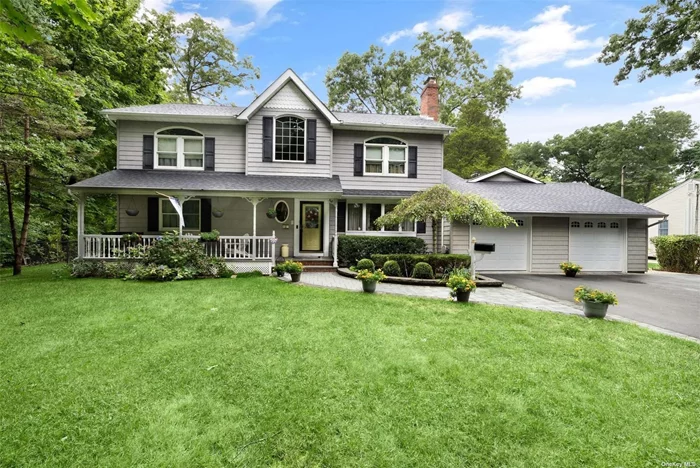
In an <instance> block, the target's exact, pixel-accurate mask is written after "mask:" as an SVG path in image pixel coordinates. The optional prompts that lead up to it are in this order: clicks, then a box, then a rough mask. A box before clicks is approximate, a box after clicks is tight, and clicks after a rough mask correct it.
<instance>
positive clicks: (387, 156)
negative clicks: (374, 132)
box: [365, 137, 408, 177]
mask: <svg viewBox="0 0 700 468" xmlns="http://www.w3.org/2000/svg"><path fill="white" fill-rule="evenodd" d="M365 174H366V175H381V176H393V177H407V175H408V145H407V144H406V142H404V141H402V140H399V139H397V138H390V137H377V138H371V139H369V140H367V141H365Z"/></svg>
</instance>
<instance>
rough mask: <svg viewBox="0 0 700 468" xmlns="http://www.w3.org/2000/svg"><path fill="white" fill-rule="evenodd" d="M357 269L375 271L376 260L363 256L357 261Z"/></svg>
mask: <svg viewBox="0 0 700 468" xmlns="http://www.w3.org/2000/svg"><path fill="white" fill-rule="evenodd" d="M357 269H358V271H359V270H369V271H374V262H373V261H372V260H370V259H369V258H363V259H362V260H360V261H359V262H357Z"/></svg>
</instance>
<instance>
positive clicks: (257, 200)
mask: <svg viewBox="0 0 700 468" xmlns="http://www.w3.org/2000/svg"><path fill="white" fill-rule="evenodd" d="M246 200H248V202H249V203H250V204H251V205H253V247H252V251H251V255H252V256H253V260H255V259H256V258H257V243H258V242H257V239H256V236H257V235H258V203H260V202H261V201H263V200H264V198H246Z"/></svg>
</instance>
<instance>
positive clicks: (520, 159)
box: [508, 141, 554, 181]
mask: <svg viewBox="0 0 700 468" xmlns="http://www.w3.org/2000/svg"><path fill="white" fill-rule="evenodd" d="M551 159H552V151H551V148H550V146H548V145H546V144H544V143H541V142H539V141H533V142H530V141H525V142H522V143H516V144H515V145H512V146H511V147H510V148H509V149H508V160H509V162H510V165H511V167H512V168H513V169H515V170H516V171H518V172H520V173H521V174H525V175H527V176H530V177H533V178H535V179H538V180H543V181H549V180H551V178H552V176H553V175H554V167H553V166H552V165H551V163H550V160H551Z"/></svg>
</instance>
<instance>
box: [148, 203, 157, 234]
mask: <svg viewBox="0 0 700 468" xmlns="http://www.w3.org/2000/svg"><path fill="white" fill-rule="evenodd" d="M158 203H160V200H159V199H158V197H148V231H149V232H158V230H159V229H158V227H159V226H158V224H160V223H159V222H158V216H159V215H160V214H159V211H160V209H159V207H158Z"/></svg>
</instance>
